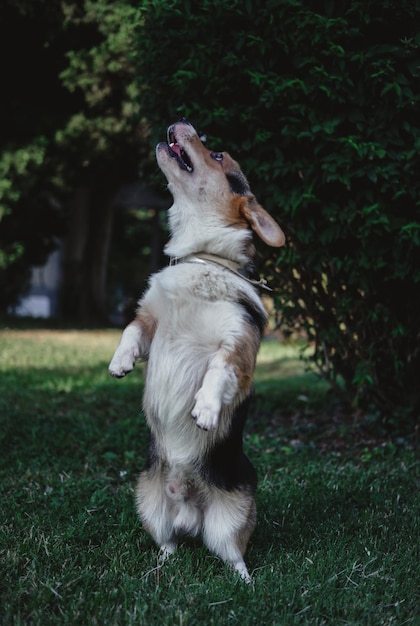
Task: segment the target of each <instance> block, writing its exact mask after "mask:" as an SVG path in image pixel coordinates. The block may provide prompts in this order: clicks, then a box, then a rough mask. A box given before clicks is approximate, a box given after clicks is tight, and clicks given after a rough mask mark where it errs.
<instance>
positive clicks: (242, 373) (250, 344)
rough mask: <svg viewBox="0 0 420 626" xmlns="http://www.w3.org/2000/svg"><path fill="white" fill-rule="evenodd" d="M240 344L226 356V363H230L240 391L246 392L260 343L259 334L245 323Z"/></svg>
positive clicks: (250, 382)
mask: <svg viewBox="0 0 420 626" xmlns="http://www.w3.org/2000/svg"><path fill="white" fill-rule="evenodd" d="M246 326H247V328H246V332H245V333H244V335H243V337H242V341H241V345H238V346H237V349H236V350H235V351H234V352H233V353H232V354H231V355H230V356H229V357H228V359H227V364H228V365H232V366H233V369H234V372H235V375H236V378H237V381H238V388H239V389H240V391H242V392H245V393H248V392H249V391H250V390H251V387H252V384H253V381H254V368H255V361H256V358H257V352H258V348H259V345H260V336H259V333H257V332H256V331H255V330H254V328H253V327H252V326H251V325H250V324H247V325H246Z"/></svg>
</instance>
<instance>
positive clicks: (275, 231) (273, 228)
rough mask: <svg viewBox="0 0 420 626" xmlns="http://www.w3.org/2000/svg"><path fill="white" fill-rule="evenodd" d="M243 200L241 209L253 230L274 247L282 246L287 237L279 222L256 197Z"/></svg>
mask: <svg viewBox="0 0 420 626" xmlns="http://www.w3.org/2000/svg"><path fill="white" fill-rule="evenodd" d="M243 200H244V202H242V206H241V209H240V210H241V213H242V215H243V216H244V217H245V219H246V220H247V221H248V222H249V224H250V226H251V228H252V230H253V231H255V232H256V233H257V235H258V236H259V237H260V239H262V240H263V241H264V243H266V244H267V245H268V246H273V248H279V247H280V246H282V245H283V244H284V242H285V240H286V238H285V236H284V233H283V231H282V229H281V228H280V226H279V225H278V224H277V222H275V221H274V220H273V218H272V217H271V215H269V214H268V213H267V211H265V210H264V209H263V208H262V206H261V205H259V204H258V202H257V201H256V200H255V198H253V197H252V198H243Z"/></svg>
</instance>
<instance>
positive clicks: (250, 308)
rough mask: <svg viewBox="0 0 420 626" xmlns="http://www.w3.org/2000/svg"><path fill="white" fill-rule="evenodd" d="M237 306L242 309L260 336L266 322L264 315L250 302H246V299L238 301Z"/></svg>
mask: <svg viewBox="0 0 420 626" xmlns="http://www.w3.org/2000/svg"><path fill="white" fill-rule="evenodd" d="M239 304H240V305H241V306H243V307H244V309H245V311H246V312H247V314H248V317H249V318H250V321H251V322H252V323H253V324H254V325H255V326H256V327H257V328H258V330H259V332H260V335H261V336H262V334H263V332H264V328H265V324H266V321H267V320H266V316H265V313H263V312H262V311H261V310H260V309H259V308H257V307H256V306H255V304H254V303H253V302H252V301H251V300H248V299H247V298H242V299H241V300H239Z"/></svg>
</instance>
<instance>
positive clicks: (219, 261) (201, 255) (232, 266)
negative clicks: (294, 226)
mask: <svg viewBox="0 0 420 626" xmlns="http://www.w3.org/2000/svg"><path fill="white" fill-rule="evenodd" d="M178 263H214V264H215V265H221V266H222V267H224V268H226V269H228V270H229V271H231V272H233V273H234V274H236V275H237V276H239V277H240V278H243V279H244V280H246V281H247V282H248V283H251V285H254V287H259V288H260V289H265V290H266V291H273V290H272V289H271V287H269V286H268V285H267V281H266V280H265V278H261V277H260V276H259V275H258V274H256V273H255V272H252V271H250V270H249V269H247V268H246V267H242V266H241V265H239V263H235V261H231V260H230V259H224V258H223V257H221V256H217V255H216V254H207V252H197V253H196V254H192V255H191V256H186V257H182V258H180V259H179V258H177V257H171V260H170V262H169V265H177V264H178ZM253 276H254V277H255V278H253Z"/></svg>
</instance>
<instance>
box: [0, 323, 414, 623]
mask: <svg viewBox="0 0 420 626" xmlns="http://www.w3.org/2000/svg"><path fill="white" fill-rule="evenodd" d="M118 339H119V332H118V331H114V330H105V331H69V330H67V331H60V330H41V329H40V330H11V329H6V328H4V329H3V330H1V331H0V386H1V394H0V424H1V428H0V446H1V451H0V452H1V453H0V489H1V509H0V510H1V520H0V523H1V526H0V531H1V532H0V563H1V577H0V589H1V591H0V623H1V624H2V625H9V624H10V625H12V624H13V625H17V624H21V625H25V626H26V625H39V626H48V625H49V624H51V625H53V624H54V625H55V624H71V625H73V624H74V625H76V624H77V625H85V624H86V625H87V624H89V625H99V626H102V625H105V624H110V625H129V624H140V625H143V624H144V625H150V626H154V625H156V626H175V625H177V626H190V625H191V626H193V625H211V624H214V625H217V626H219V625H221V624H228V625H230V624H232V625H234V624H238V625H239V624H241V625H244V624H245V625H246V624H256V625H265V624H267V625H278V626H287V625H288V624H311V625H318V624H319V625H320V624H327V625H333V626H336V625H341V624H349V625H350V624H352V625H362V626H364V625H379V624H381V625H382V624H383V625H388V624H389V625H391V624H392V625H397V626H402V625H403V624H412V625H415V624H420V596H419V590H420V577H419V569H420V566H419V563H420V555H419V537H420V521H419V520H420V499H419V478H420V475H419V474H420V473H419V462H418V457H417V455H416V451H415V446H414V441H413V438H412V437H411V436H409V435H407V434H401V433H399V432H398V431H397V430H395V431H394V433H393V434H392V435H390V434H389V431H388V430H384V429H383V428H382V427H381V424H380V422H379V421H378V420H377V418H376V417H375V416H370V417H366V418H365V419H364V420H359V421H358V422H357V423H355V422H354V416H345V415H344V414H342V412H341V411H340V408H339V407H338V406H336V405H333V404H332V403H331V402H330V401H329V400H328V396H327V394H326V387H325V385H324V383H322V381H319V380H318V379H317V378H316V377H315V376H314V375H313V374H311V373H309V372H306V371H305V368H304V365H303V363H302V361H301V360H300V359H299V350H298V348H297V347H296V346H295V345H292V344H290V345H280V344H279V343H277V342H275V341H267V342H265V343H264V344H263V347H262V350H261V353H260V358H259V362H258V367H257V374H256V393H255V399H254V406H253V410H252V414H251V416H250V420H249V424H248V428H247V433H246V439H245V446H246V449H247V452H248V454H249V456H250V457H251V459H252V461H253V463H254V465H255V466H256V467H257V470H258V474H259V480H260V482H259V489H258V493H257V505H258V525H257V529H256V531H255V533H254V535H253V537H252V539H251V542H250V545H249V549H248V552H247V558H246V560H247V563H248V567H249V570H250V572H252V575H253V579H254V584H253V585H250V586H247V585H245V584H243V583H242V582H241V581H240V580H238V578H237V577H236V576H235V575H234V574H233V573H232V572H231V571H230V570H229V569H228V568H227V567H226V566H225V565H224V564H223V563H221V562H220V561H219V560H218V559H217V558H215V557H214V556H213V555H211V554H209V553H208V551H207V550H206V549H205V548H203V547H202V545H201V544H200V543H199V542H192V541H187V542H185V543H184V544H183V545H182V546H181V547H180V549H179V551H178V553H177V554H176V556H174V557H173V558H172V559H171V560H170V561H168V562H167V563H166V564H165V565H164V566H162V567H160V566H159V564H158V561H157V550H156V547H155V546H154V544H153V542H152V540H151V539H150V537H149V536H148V535H147V534H146V533H145V532H144V531H143V529H142V528H141V525H140V522H139V521H138V519H137V517H136V514H135V509H134V498H133V490H134V485H135V481H136V476H137V474H138V472H139V470H140V469H141V468H142V465H143V463H144V453H145V445H146V437H147V434H146V429H145V425H144V419H143V417H142V414H141V381H142V368H141V366H140V367H137V368H136V370H135V371H134V372H133V373H132V374H131V375H130V376H129V377H127V378H126V379H124V380H121V381H117V380H114V379H112V378H111V377H109V376H108V373H107V364H108V362H109V360H110V358H111V356H112V353H113V350H114V348H115V346H116V344H117V342H118ZM328 402H329V404H328Z"/></svg>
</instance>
